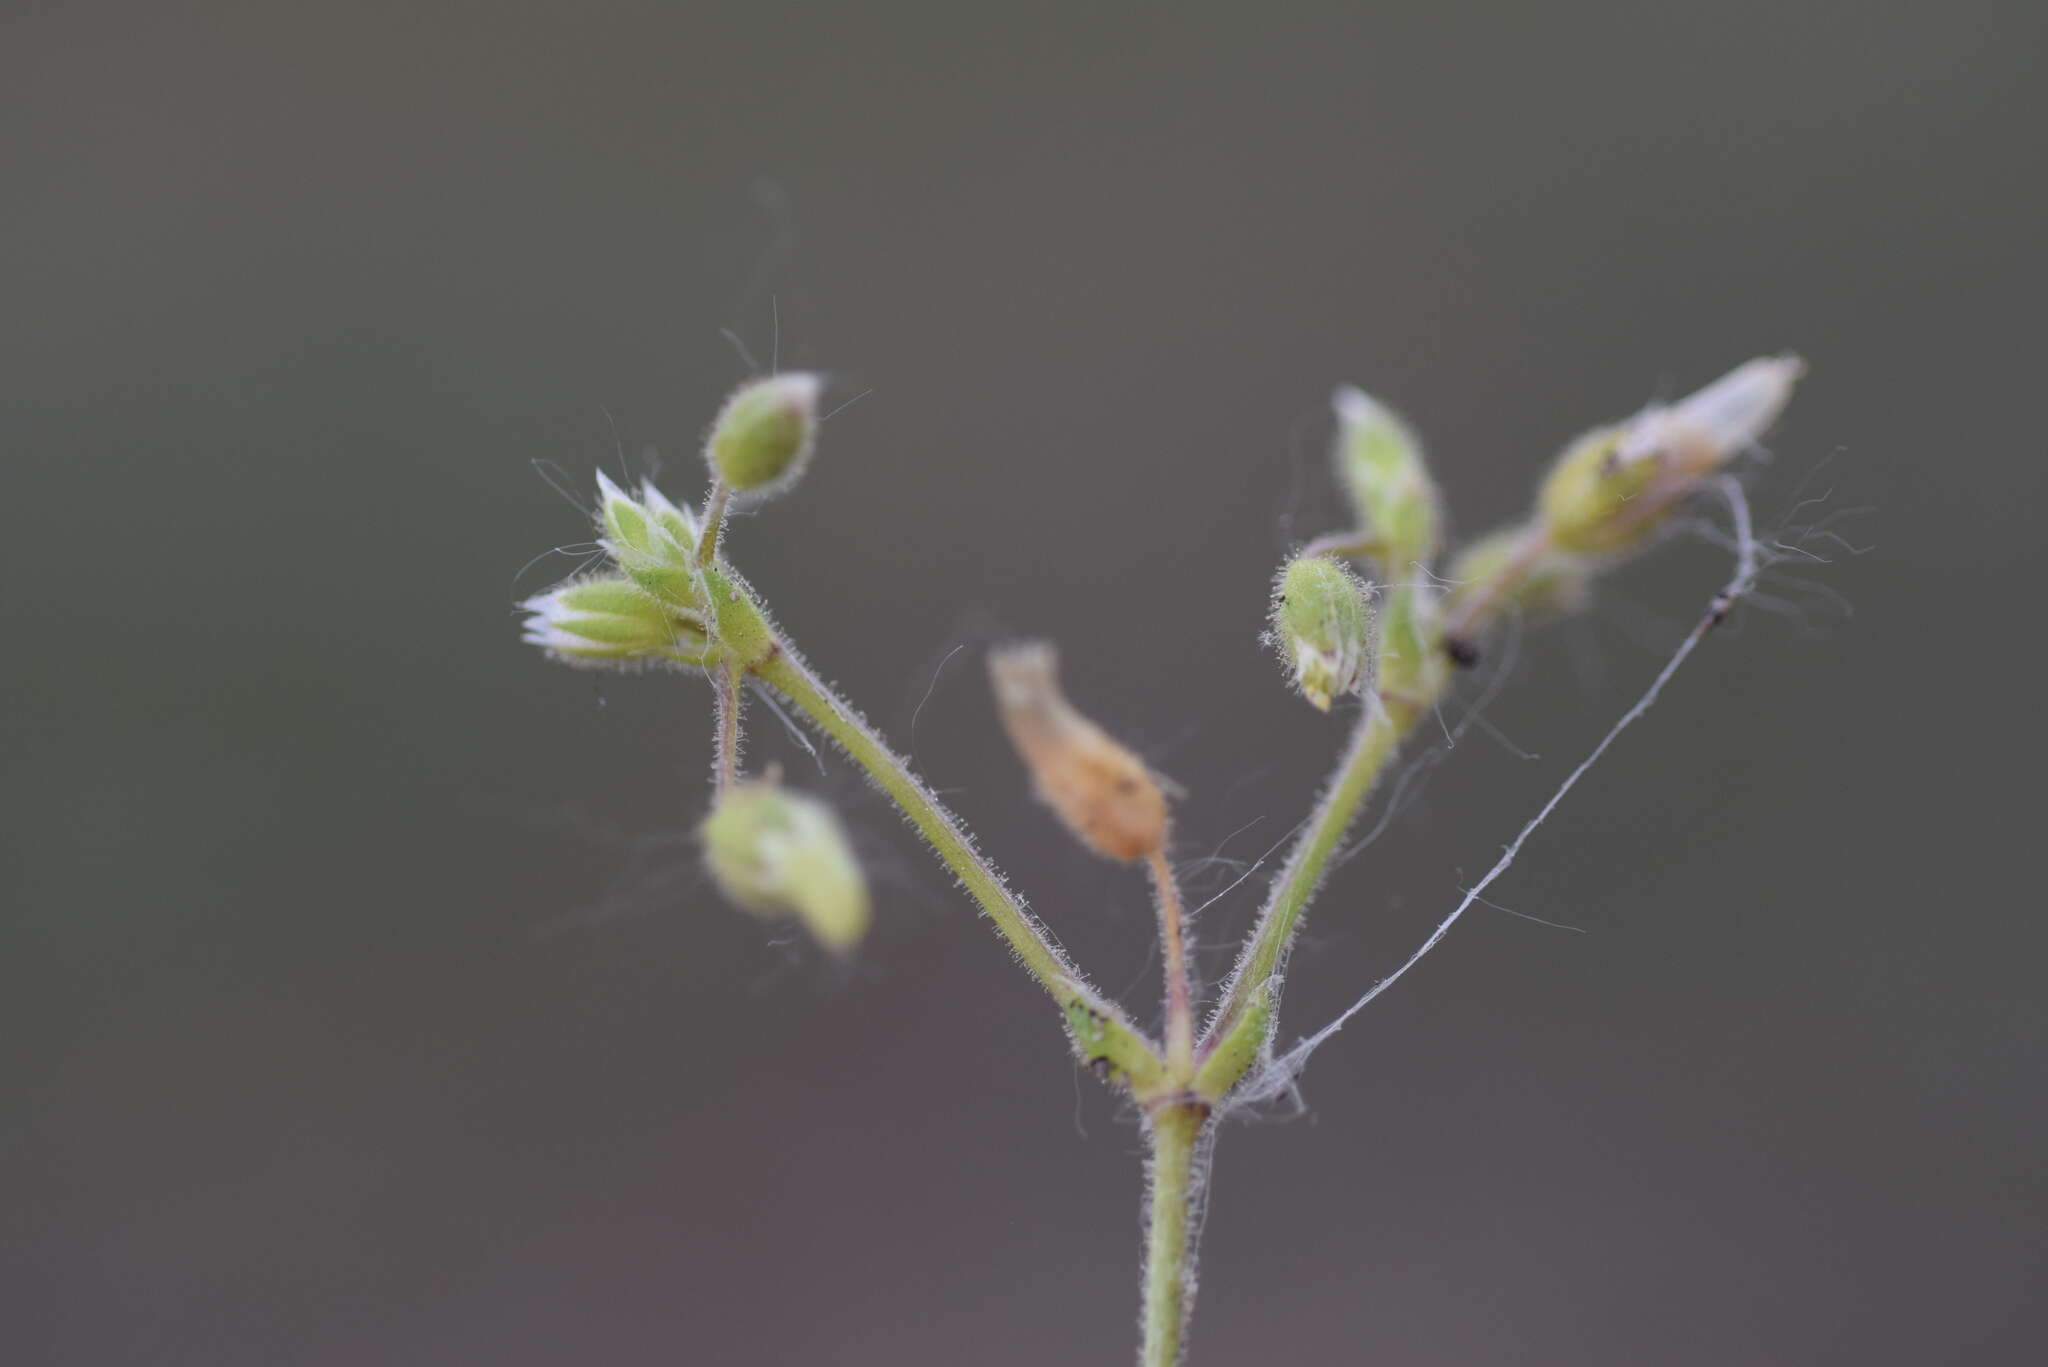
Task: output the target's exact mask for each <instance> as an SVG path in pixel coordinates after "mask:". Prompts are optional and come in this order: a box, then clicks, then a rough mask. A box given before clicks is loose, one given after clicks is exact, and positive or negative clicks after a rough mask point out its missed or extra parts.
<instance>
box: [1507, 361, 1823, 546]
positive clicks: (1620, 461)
mask: <svg viewBox="0 0 2048 1367" xmlns="http://www.w3.org/2000/svg"><path fill="white" fill-rule="evenodd" d="M1805 369H1806V366H1805V363H1804V362H1802V361H1801V360H1800V359H1799V358H1798V357H1796V356H1771V357H1762V358H1759V359H1757V360H1754V361H1750V362H1748V363H1747V364H1745V365H1741V366H1737V367H1736V368H1735V369H1734V370H1731V371H1730V372H1728V374H1726V375H1724V376H1722V377H1721V378H1720V379H1718V380H1716V381H1714V383H1712V384H1710V385H1708V386H1707V387H1706V388H1704V389H1702V390H1700V391H1698V392H1697V393H1694V394H1691V395H1689V396H1687V397H1686V398H1683V399H1680V400H1679V401H1678V402H1677V403H1673V404H1657V405H1653V406H1652V407H1650V408H1646V409H1644V410H1643V411H1642V412H1641V413H1638V414H1637V415H1636V416H1635V417H1633V418H1631V419H1629V420H1628V421H1627V422H1623V423H1618V424H1616V425H1614V426H1612V427H1603V428H1600V429H1598V430H1596V431H1593V432H1589V433H1587V434H1586V435H1585V436H1583V437H1581V438H1579V439H1578V440H1577V441H1575V442H1573V443H1572V444H1571V446H1570V447H1568V448H1567V449H1566V450H1565V453H1564V454H1563V455H1562V456H1560V457H1559V458H1558V461H1557V464H1556V465H1555V466H1554V467H1552V469H1551V472H1550V474H1549V476H1548V477H1547V478H1546V479H1545V480H1544V482H1543V488H1542V490H1541V491H1540V492H1539V494H1538V495H1537V507H1538V509H1539V510H1540V512H1541V514H1542V518H1543V522H1544V525H1545V527H1546V529H1547V530H1548V532H1549V534H1550V539H1551V542H1552V544H1553V545H1555V546H1557V547H1558V548H1559V549H1561V550H1566V551H1577V552H1580V553H1582V554H1587V555H1613V554H1616V553H1618V552H1621V551H1626V550H1630V549H1633V548H1634V547H1635V546H1637V545H1639V544H1641V543H1642V541H1643V540H1644V539H1645V538H1646V537H1648V536H1649V535H1650V533H1651V532H1653V531H1655V530H1656V528H1657V527H1658V526H1659V525H1660V524H1662V523H1663V521H1664V520H1665V519H1666V518H1667V517H1669V516H1670V514H1671V512H1672V510H1673V509H1675V508H1677V507H1678V505H1679V504H1680V503H1682V502H1683V501H1684V500H1685V499H1686V497H1687V496H1689V495H1690V494H1691V493H1692V492H1693V491H1694V490H1695V489H1697V488H1698V487H1699V485H1700V483H1701V481H1703V480H1704V479H1706V478H1707V476H1709V475H1711V474H1713V473H1714V472H1715V471H1716V470H1718V469H1720V468H1721V466H1722V465H1724V464H1725V463H1726V462H1727V461H1728V459H1729V458H1730V457H1731V456H1733V455H1735V454H1736V453H1737V452H1739V451H1741V450H1743V449H1744V448H1745V447H1747V446H1749V445H1751V444H1752V443H1754V442H1755V441H1756V440H1757V438H1759V437H1761V436H1762V435H1763V434H1764V432H1765V430H1766V429H1768V428H1769V427H1770V425H1771V424H1772V423H1773V422H1774V421H1776V420H1777V417H1778V414H1779V413H1781V412H1782V411H1784V407H1785V405H1786V403H1787V402H1788V401H1789V400H1790V399H1791V397H1792V386H1793V384H1794V383H1796V382H1797V381H1798V379H1799V377H1800V375H1801V374H1802V373H1804V371H1805Z"/></svg>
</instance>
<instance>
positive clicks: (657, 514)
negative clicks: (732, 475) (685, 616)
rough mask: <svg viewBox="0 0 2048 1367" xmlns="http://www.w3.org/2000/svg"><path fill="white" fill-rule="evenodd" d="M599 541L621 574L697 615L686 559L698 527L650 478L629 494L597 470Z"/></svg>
mask: <svg viewBox="0 0 2048 1367" xmlns="http://www.w3.org/2000/svg"><path fill="white" fill-rule="evenodd" d="M597 496H598V497H597V522H598V528H599V530H600V531H601V532H602V534H603V535H602V536H601V537H600V541H601V543H602V545H603V546H604V548H605V550H606V551H608V552H609V553H610V554H611V557H612V561H613V562H614V563H615V564H617V565H618V567H619V568H620V569H621V570H622V571H624V572H625V574H626V576H627V577H628V578H630V579H631V580H632V581H633V582H634V583H636V584H638V585H639V586H640V587H641V588H642V589H645V590H646V591H647V592H648V593H650V594H652V595H653V596H654V597H656V598H658V599H660V600H661V601H662V602H664V603H667V604H668V605H670V606H671V607H674V608H677V609H680V610H683V611H686V612H690V613H692V614H697V613H701V612H702V611H703V610H704V604H703V602H702V600H701V595H700V593H699V579H698V576H697V570H696V566H695V562H694V561H693V560H692V556H693V555H694V553H695V551H696V547H697V536H698V532H699V528H698V526H697V519H696V516H695V515H694V514H693V513H691V512H690V511H689V509H687V508H681V507H678V506H677V505H675V504H673V503H671V502H669V501H668V500H667V499H666V498H664V497H662V495H661V491H660V490H658V489H656V488H655V487H654V485H653V484H652V483H651V482H643V483H642V484H641V486H640V497H639V498H637V499H636V498H634V497H633V496H632V495H630V494H628V493H627V492H626V491H625V490H623V489H621V488H619V486H618V485H616V484H614V483H612V482H611V479H610V478H609V477H608V476H606V475H605V474H604V472H603V471H599V472H598V476H597Z"/></svg>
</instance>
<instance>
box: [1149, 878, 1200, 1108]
mask: <svg viewBox="0 0 2048 1367" xmlns="http://www.w3.org/2000/svg"><path fill="white" fill-rule="evenodd" d="M1150 867H1151V870H1152V888H1153V894H1154V896H1155V898H1156V899H1157V901H1158V903H1159V951H1160V955H1159V957H1160V971H1161V973H1162V974H1164V976H1165V980H1166V981H1165V987H1166V991H1165V997H1166V1066H1167V1068H1168V1069H1169V1070H1170V1071H1171V1072H1173V1073H1174V1074H1175V1075H1176V1076H1179V1077H1192V1076H1193V1074H1194V1069H1195V1005H1194V995H1193V992H1192V990H1191V988H1190V985H1189V982H1188V952H1187V942H1186V940H1185V938H1184V932H1183V930H1182V926H1181V920H1182V911H1181V897H1180V887H1179V885H1178V884H1177V883H1175V882H1174V879H1173V865H1172V864H1171V863H1169V862H1168V861H1167V858H1166V852H1165V851H1164V850H1155V851H1153V853H1152V858H1151V861H1150Z"/></svg>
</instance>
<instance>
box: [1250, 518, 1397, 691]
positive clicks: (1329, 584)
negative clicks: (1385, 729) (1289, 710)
mask: <svg viewBox="0 0 2048 1367" xmlns="http://www.w3.org/2000/svg"><path fill="white" fill-rule="evenodd" d="M1371 601H1372V590H1371V589H1370V588H1368V587H1367V586H1366V584H1365V581H1364V580H1362V579H1360V578H1359V577H1358V576H1357V575H1355V574H1353V573H1352V572H1351V571H1350V570H1348V569H1346V568H1345V567H1344V566H1343V565H1342V564H1340V563H1339V562H1338V561H1336V560H1334V559H1332V558H1330V557H1329V556H1321V555H1317V556H1302V557H1299V558H1298V559H1296V560H1295V561H1293V562H1292V563H1291V564H1289V565H1288V566H1287V568H1286V569H1284V570H1282V571H1281V572H1280V577H1279V579H1278V581H1277V582H1276V583H1275V584H1274V587H1273V630H1272V634H1271V636H1270V638H1269V639H1270V640H1271V641H1272V642H1273V644H1274V646H1275V647H1276V648H1278V650H1279V652H1280V663H1281V666H1282V667H1283V668H1285V669H1287V670H1288V671H1289V672H1290V673H1292V675H1293V677H1294V686H1295V687H1296V688H1297V689H1299V690H1300V691H1301V696H1302V697H1304V698H1307V699H1308V700H1309V702H1310V704H1311V705H1313V706H1314V707H1316V708H1318V709H1320V710H1321V711H1324V712H1327V711H1329V710H1330V702H1331V700H1332V699H1334V698H1338V697H1342V696H1343V695H1345V694H1347V693H1356V692H1359V691H1360V690H1362V689H1363V688H1364V687H1365V682H1366V677H1365V676H1366V672H1367V671H1366V666H1367V663H1368V661H1369V660H1370V658H1371V656H1370V646H1371V637H1372V607H1371Z"/></svg>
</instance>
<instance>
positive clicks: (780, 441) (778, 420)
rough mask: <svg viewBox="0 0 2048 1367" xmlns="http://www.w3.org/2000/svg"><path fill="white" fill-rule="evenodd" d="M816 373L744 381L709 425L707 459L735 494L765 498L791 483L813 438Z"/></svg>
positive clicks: (817, 386) (817, 387)
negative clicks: (709, 434)
mask: <svg viewBox="0 0 2048 1367" xmlns="http://www.w3.org/2000/svg"><path fill="white" fill-rule="evenodd" d="M823 387H824V384H823V381H822V380H821V379H820V378H819V377H818V376H816V375H810V374H803V373H791V374H784V375H770V376H768V377H767V378H766V379H760V380H754V381H751V382H749V383H747V384H745V385H742V386H741V387H740V388H739V389H738V390H736V391H735V392H734V393H733V396H732V397H731V398H729V399H727V400H726V402H725V407H724V408H723V409H721V410H719V414H718V419H717V421H716V422H714V423H713V424H712V425H711V436H710V438H709V439H708V440H707V441H706V443H705V448H704V452H705V458H706V459H707V460H708V461H710V463H711V470H712V473H713V474H715V475H717V476H718V478H719V480H720V481H722V482H723V483H724V485H725V487H726V488H728V489H730V490H732V491H733V493H735V494H739V495H754V496H757V497H766V496H768V495H771V494H774V493H778V492H780V491H781V490H782V489H784V488H786V487H788V485H790V484H791V483H793V482H795V480H796V478H797V476H798V475H800V474H801V473H802V472H803V466H804V462H805V461H807V460H808V459H809V458H810V454H811V448H812V446H813V445H814V444H815V442H816V440H817V432H818V395H819V392H820V391H821V390H822V389H823Z"/></svg>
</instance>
